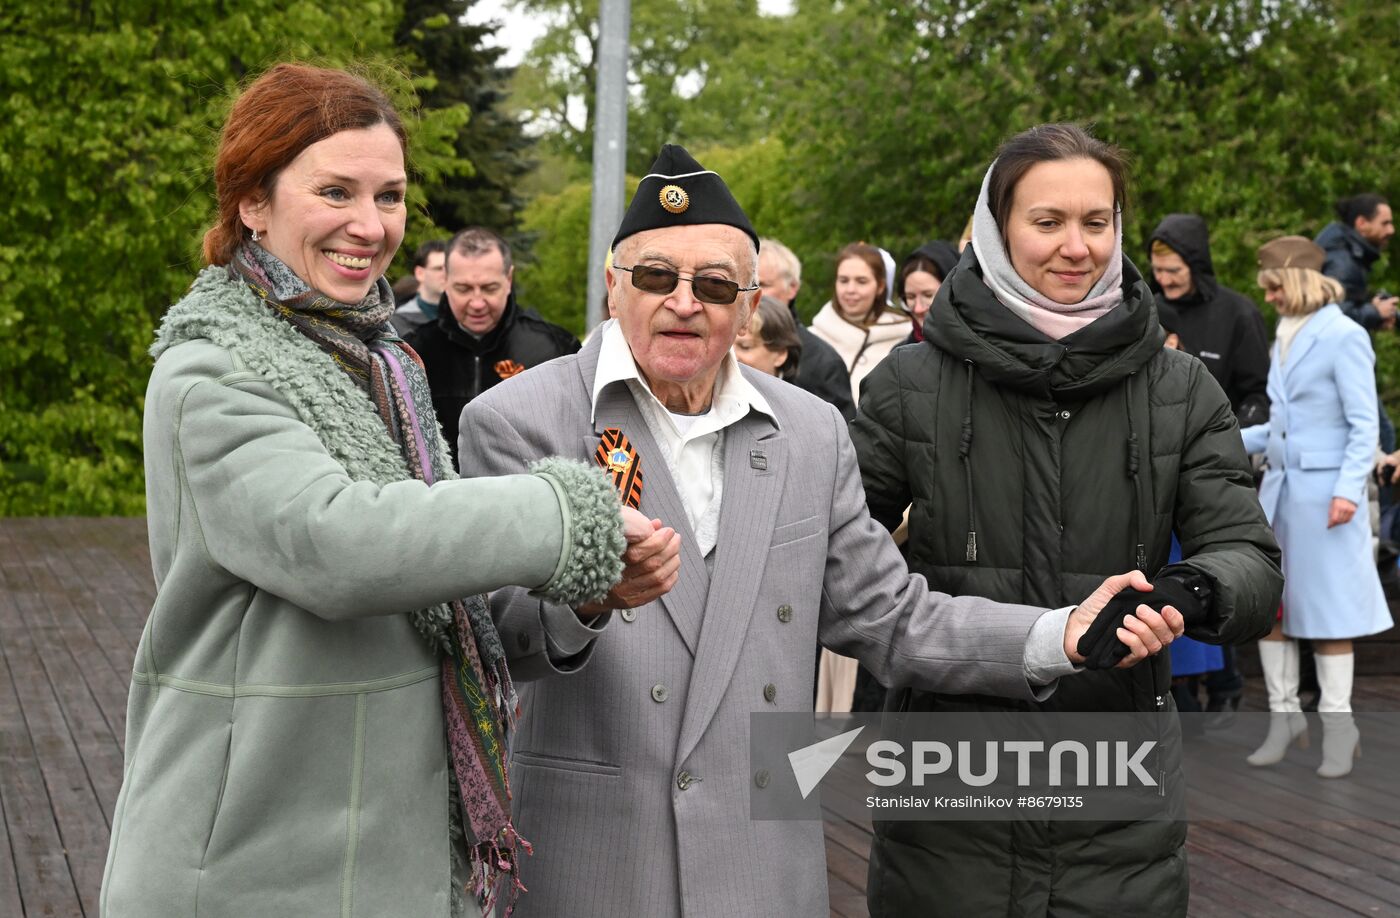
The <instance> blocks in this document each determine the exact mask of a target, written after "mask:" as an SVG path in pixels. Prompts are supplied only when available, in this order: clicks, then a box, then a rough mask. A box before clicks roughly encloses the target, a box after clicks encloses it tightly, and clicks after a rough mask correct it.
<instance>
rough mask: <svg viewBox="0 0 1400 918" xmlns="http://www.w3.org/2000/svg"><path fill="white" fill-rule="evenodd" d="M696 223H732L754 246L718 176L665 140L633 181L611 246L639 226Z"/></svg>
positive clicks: (742, 217) (755, 238) (745, 222)
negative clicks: (637, 180) (645, 170)
mask: <svg viewBox="0 0 1400 918" xmlns="http://www.w3.org/2000/svg"><path fill="white" fill-rule="evenodd" d="M701 223H723V224H725V225H727V226H733V227H737V228H738V229H741V230H743V231H744V232H745V233H747V234H748V236H749V238H750V239H752V240H753V244H754V245H755V246H757V245H758V234H757V233H755V232H754V231H753V226H752V225H751V224H750V223H749V218H748V217H747V216H746V215H745V214H744V209H743V208H742V207H740V206H739V202H738V201H736V200H734V195H732V194H730V193H729V187H728V186H727V185H725V184H724V179H722V178H720V177H719V176H718V175H716V174H715V173H713V172H711V171H709V170H708V169H706V168H705V167H704V166H702V165H700V164H699V163H697V162H696V161H695V157H693V156H691V155H690V154H689V153H687V152H686V151H685V148H684V147H682V146H678V145H677V144H673V143H668V144H666V145H665V146H663V147H662V148H661V153H660V154H659V155H658V156H657V157H656V162H654V163H652V164H651V172H650V173H648V174H647V175H645V176H643V178H642V181H641V183H640V184H638V185H637V193H636V194H635V195H633V196H632V203H631V204H630V205H629V206H628V208H627V213H626V214H625V215H623V217H622V225H621V226H620V227H618V230H617V235H616V236H614V237H613V241H612V247H613V248H614V249H616V248H617V244H618V243H619V242H621V241H622V240H624V239H626V238H627V237H628V236H634V235H636V234H637V233H640V232H642V231H643V230H649V229H660V228H662V227H665V226H694V225H697V224H701Z"/></svg>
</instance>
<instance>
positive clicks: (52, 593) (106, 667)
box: [0, 519, 1400, 918]
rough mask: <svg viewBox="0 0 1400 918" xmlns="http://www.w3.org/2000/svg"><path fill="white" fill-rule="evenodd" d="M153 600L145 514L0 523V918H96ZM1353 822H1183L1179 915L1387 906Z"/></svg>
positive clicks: (839, 847)
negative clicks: (141, 643) (1186, 891)
mask: <svg viewBox="0 0 1400 918" xmlns="http://www.w3.org/2000/svg"><path fill="white" fill-rule="evenodd" d="M153 593H154V590H153V586H152V583H151V574H150V559H149V555H148V553H147V547H146V531H145V523H144V521H143V520H139V519H137V520H129V519H45V520H27V519H11V520H0V823H2V824H3V827H4V828H3V831H0V918H11V916H14V918H33V916H64V918H66V916H86V918H95V916H96V915H97V904H96V903H97V893H98V888H99V885H100V883H101V879H102V867H103V864H104V861H105V858H106V850H107V836H108V831H109V828H110V825H111V820H112V811H113V807H114V806H115V804H116V798H117V791H118V790H119V788H120V784H121V767H122V741H123V736H124V734H125V728H126V719H125V711H126V707H125V706H126V688H127V681H128V678H129V674H130V671H131V661H132V659H133V657H134V655H135V651H136V642H137V639H138V638H139V636H140V632H141V627H142V623H143V621H144V619H145V615H146V612H147V610H148V609H149V608H150V603H151V600H152V598H153ZM1253 681H1254V683H1255V684H1253V685H1252V686H1251V696H1250V704H1251V705H1252V706H1253V707H1255V708H1258V707H1260V699H1259V698H1258V691H1259V689H1258V685H1257V680H1253ZM1356 708H1357V710H1358V711H1366V710H1370V711H1394V710H1400V677H1395V676H1363V677H1359V678H1358V681H1357V692H1356ZM1387 739H1390V738H1387ZM1394 739H1395V740H1396V741H1397V742H1400V738H1394ZM1242 742H1243V741H1242ZM1241 748H1242V749H1243V746H1242V747H1241ZM1364 815H1365V814H1358V818H1357V819H1355V820H1351V819H1348V820H1346V821H1339V822H1335V823H1322V824H1317V823H1309V824H1308V825H1307V826H1306V827H1305V828H1301V827H1299V826H1298V825H1297V824H1294V823H1289V822H1284V821H1281V822H1280V823H1278V824H1274V825H1263V824H1243V823H1221V822H1197V823H1193V824H1192V826H1191V828H1190V834H1189V842H1188V847H1189V852H1190V864H1191V877H1192V890H1191V914H1192V915H1193V916H1201V918H1213V916H1225V915H1231V916H1278V915H1293V914H1297V915H1307V916H1332V915H1338V916H1341V915H1346V916H1350V915H1358V914H1359V915H1397V914H1400V822H1379V821H1375V820H1367V819H1364V818H1360V817H1362V816H1364ZM826 835H827V858H828V875H829V878H830V886H831V911H832V915H833V916H845V918H855V916H864V915H866V908H865V894H864V888H865V875H866V861H867V858H868V855H869V847H870V824H869V822H868V821H863V822H850V821H846V820H829V821H828V822H827V824H826ZM619 918H631V916H619Z"/></svg>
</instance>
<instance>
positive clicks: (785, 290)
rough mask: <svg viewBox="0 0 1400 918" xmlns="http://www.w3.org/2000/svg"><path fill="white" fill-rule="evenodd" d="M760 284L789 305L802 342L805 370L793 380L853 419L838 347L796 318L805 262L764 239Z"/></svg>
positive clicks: (843, 365) (766, 293)
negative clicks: (818, 335)
mask: <svg viewBox="0 0 1400 918" xmlns="http://www.w3.org/2000/svg"><path fill="white" fill-rule="evenodd" d="M758 253H759V254H758V283H759V286H760V287H761V288H762V290H763V295H764V296H766V297H772V298H773V299H775V300H777V301H778V302H779V303H783V304H784V305H786V306H787V309H788V311H789V312H790V313H792V320H793V322H794V323H795V324H796V325H797V337H798V339H799V340H800V341H801V342H802V369H801V370H799V371H798V373H797V378H796V379H794V380H792V381H793V382H795V383H796V384H797V385H798V386H799V387H800V388H803V389H806V390H807V391H808V392H810V393H812V394H813V395H815V396H816V397H817V398H819V399H821V400H822V401H824V402H827V403H828V404H831V405H834V406H835V407H836V410H837V411H839V412H841V417H843V418H845V419H846V420H847V421H850V420H851V418H853V417H855V416H856V404H855V402H854V401H852V400H851V384H850V379H849V377H848V375H847V373H846V365H845V364H844V363H842V362H841V355H840V354H838V353H836V349H835V348H833V347H832V346H831V345H830V344H827V343H826V342H825V341H823V340H822V339H821V338H818V337H817V336H816V335H814V334H812V332H811V331H810V330H809V329H808V328H807V327H806V326H804V325H803V324H802V323H801V322H799V321H798V320H797V292H798V291H799V290H801V289H802V262H800V261H798V259H797V256H796V255H795V254H793V251H792V249H790V248H788V247H787V246H785V245H783V244H782V243H781V242H779V241H778V240H776V239H769V238H764V239H763V240H762V241H761V244H760V245H759V249H758Z"/></svg>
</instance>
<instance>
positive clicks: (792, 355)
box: [734, 296, 802, 382]
mask: <svg viewBox="0 0 1400 918" xmlns="http://www.w3.org/2000/svg"><path fill="white" fill-rule="evenodd" d="M797 328H798V325H797V321H796V320H795V319H793V317H792V313H790V312H788V308H787V307H786V306H784V305H783V304H782V303H779V302H778V301H777V300H775V299H773V298H772V297H771V296H765V297H763V298H762V299H761V300H759V301H758V308H757V309H755V310H754V311H753V318H752V319H750V320H749V325H748V327H747V328H745V329H742V330H741V331H740V332H739V335H738V337H736V338H735V339H734V356H735V357H737V358H739V362H740V363H742V364H744V365H745V366H750V367H753V368H754V369H755V370H758V371H759V372H761V373H767V374H768V375H769V376H776V377H778V378H779V379H785V380H787V381H788V382H792V381H793V380H794V379H796V377H797V375H798V372H799V370H798V368H799V366H800V365H801V359H802V341H801V339H799V338H798V337H797Z"/></svg>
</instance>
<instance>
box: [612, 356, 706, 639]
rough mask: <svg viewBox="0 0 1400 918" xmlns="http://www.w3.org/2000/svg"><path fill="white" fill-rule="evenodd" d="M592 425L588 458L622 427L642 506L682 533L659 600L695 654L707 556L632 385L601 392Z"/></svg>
mask: <svg viewBox="0 0 1400 918" xmlns="http://www.w3.org/2000/svg"><path fill="white" fill-rule="evenodd" d="M589 375H590V376H591V375H592V374H589ZM591 385H592V383H591V380H590V387H591ZM590 391H591V388H590ZM594 427H595V428H596V430H595V432H594V434H593V435H592V436H588V437H584V449H585V454H586V455H587V456H588V461H590V462H591V461H593V452H594V450H596V449H597V448H598V443H599V441H600V440H601V439H602V434H603V431H604V430H606V429H607V428H609V427H616V428H617V429H619V430H621V431H622V432H623V433H624V434H626V435H627V439H629V440H631V441H632V445H633V446H634V447H635V448H636V450H637V455H638V457H640V459H641V461H642V502H641V507H640V508H639V509H640V510H641V512H642V513H644V514H646V515H647V516H648V517H650V518H651V519H659V520H661V522H662V524H663V525H665V526H670V527H671V528H672V529H674V530H676V532H678V533H680V536H681V570H680V576H679V577H678V579H677V582H676V585H675V586H674V587H673V588H672V589H671V592H669V593H667V594H666V595H665V596H663V597H661V604H662V605H663V606H665V607H666V611H667V612H668V613H669V614H670V616H671V620H672V621H674V622H675V624H676V629H677V630H678V631H680V633H681V638H682V639H683V640H684V641H685V645H686V647H687V648H689V650H690V653H691V655H692V656H694V655H695V651H696V645H697V644H698V643H699V640H700V622H701V617H702V616H703V615H704V611H705V592H706V589H707V584H706V577H705V559H704V558H701V557H700V550H699V548H697V547H696V543H695V533H694V532H692V531H691V528H690V520H689V518H688V517H687V516H686V515H685V505H684V504H682V503H681V497H680V493H679V492H678V491H677V490H676V484H675V482H673V481H672V480H671V472H670V469H669V467H668V466H667V464H666V456H665V454H664V453H663V452H662V450H661V447H659V446H658V445H657V444H656V440H655V439H653V438H652V435H651V428H650V427H648V426H647V423H646V420H645V419H644V418H643V417H642V412H641V410H640V409H639V408H638V407H637V403H636V401H635V400H634V399H633V398H632V393H631V391H630V390H629V389H628V388H627V386H626V385H625V384H623V383H618V384H614V385H611V386H608V388H607V389H605V390H604V391H603V392H602V393H600V394H599V396H598V411H597V421H596V423H595V425H594Z"/></svg>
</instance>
